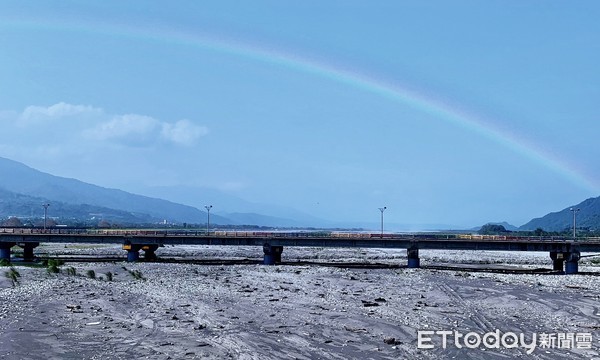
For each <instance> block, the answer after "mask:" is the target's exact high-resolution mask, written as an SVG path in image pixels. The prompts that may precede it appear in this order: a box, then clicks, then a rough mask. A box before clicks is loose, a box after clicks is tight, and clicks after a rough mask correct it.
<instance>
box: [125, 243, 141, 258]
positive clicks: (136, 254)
mask: <svg viewBox="0 0 600 360" xmlns="http://www.w3.org/2000/svg"><path fill="white" fill-rule="evenodd" d="M141 248H142V245H138V244H123V250H127V262H136V261H138V260H139V259H140V249H141Z"/></svg>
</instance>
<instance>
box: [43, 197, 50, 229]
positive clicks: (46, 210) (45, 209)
mask: <svg viewBox="0 0 600 360" xmlns="http://www.w3.org/2000/svg"><path fill="white" fill-rule="evenodd" d="M42 206H43V207H44V232H46V221H47V219H48V206H50V204H48V203H45V204H42Z"/></svg>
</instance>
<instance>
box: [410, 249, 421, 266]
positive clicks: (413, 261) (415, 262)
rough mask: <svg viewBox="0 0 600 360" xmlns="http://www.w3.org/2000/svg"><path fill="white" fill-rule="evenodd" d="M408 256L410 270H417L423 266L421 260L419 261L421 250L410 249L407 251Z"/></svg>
mask: <svg viewBox="0 0 600 360" xmlns="http://www.w3.org/2000/svg"><path fill="white" fill-rule="evenodd" d="M406 255H407V256H408V268H409V269H416V268H419V267H420V266H421V260H420V259H419V249H417V248H410V249H406Z"/></svg>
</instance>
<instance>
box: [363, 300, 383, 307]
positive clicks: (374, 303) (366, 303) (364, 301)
mask: <svg viewBox="0 0 600 360" xmlns="http://www.w3.org/2000/svg"><path fill="white" fill-rule="evenodd" d="M361 301H362V304H363V306H364V307H373V306H379V303H376V302H371V301H367V300H361Z"/></svg>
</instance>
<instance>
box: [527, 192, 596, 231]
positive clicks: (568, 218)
mask: <svg viewBox="0 0 600 360" xmlns="http://www.w3.org/2000/svg"><path fill="white" fill-rule="evenodd" d="M570 208H576V209H580V211H579V212H578V213H577V228H587V229H590V230H600V197H596V198H590V199H587V200H585V201H583V202H581V203H579V204H577V205H573V206H569V207H567V208H564V209H563V210H561V211H558V212H553V213H550V214H548V215H545V216H543V217H540V218H536V219H533V220H531V221H530V222H528V223H527V224H525V225H523V226H521V227H520V228H519V229H520V230H535V229H537V228H541V229H543V230H545V231H563V230H568V229H571V228H572V227H573V213H572V212H571V210H569V209H570Z"/></svg>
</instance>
